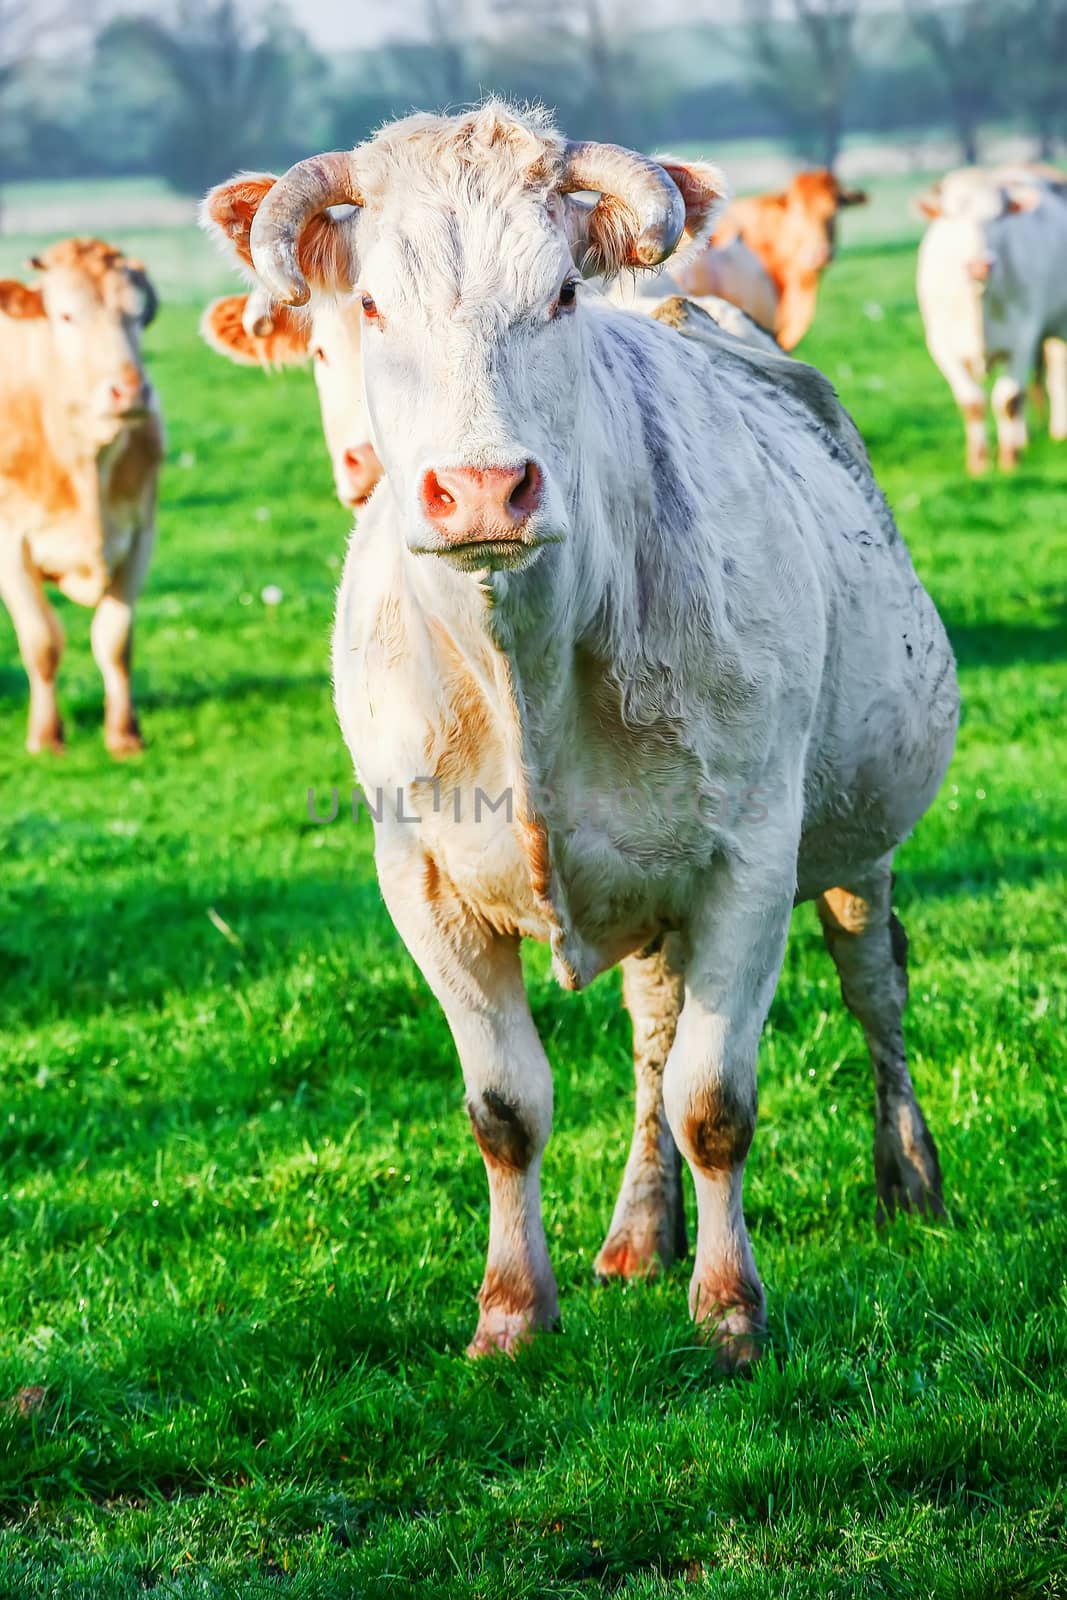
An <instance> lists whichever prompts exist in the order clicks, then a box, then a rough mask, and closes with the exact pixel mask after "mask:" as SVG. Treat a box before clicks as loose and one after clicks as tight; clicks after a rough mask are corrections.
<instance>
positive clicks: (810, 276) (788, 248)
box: [676, 168, 867, 350]
mask: <svg viewBox="0 0 1067 1600" xmlns="http://www.w3.org/2000/svg"><path fill="white" fill-rule="evenodd" d="M866 203H867V196H866V195H865V194H864V193H863V191H862V190H861V189H843V188H842V187H841V185H840V183H839V182H838V181H837V179H836V178H835V177H834V175H833V173H832V172H829V171H827V170H826V169H825V168H821V169H820V170H818V171H815V172H798V173H797V175H796V177H795V178H794V179H793V181H792V183H791V184H790V185H789V187H788V189H785V190H783V191H782V192H781V193H780V194H761V195H750V196H748V197H747V198H746V199H743V200H734V201H733V202H732V204H731V205H730V206H728V207H727V210H726V211H725V213H724V215H723V216H722V218H721V219H720V220H719V222H718V224H717V226H716V228H715V231H714V233H713V234H712V240H711V249H712V250H713V251H719V250H722V249H724V248H725V247H726V246H727V245H729V244H731V243H733V242H734V241H735V240H738V239H739V240H741V241H742V243H743V244H745V245H746V246H747V248H748V249H749V250H750V251H751V252H752V254H753V255H754V256H756V257H757V258H758V260H759V261H760V262H761V263H762V265H763V267H764V268H765V270H766V272H767V274H768V276H769V277H770V279H771V281H772V283H773V284H774V288H775V291H776V294H777V299H778V304H777V310H776V312H775V317H774V322H773V324H769V326H771V327H772V328H773V331H774V333H775V335H776V336H777V339H778V343H779V344H780V345H781V346H782V349H783V350H792V349H793V347H794V346H795V345H797V344H799V343H800V340H801V339H802V338H803V337H804V335H805V333H807V331H808V329H809V328H810V326H811V323H812V319H813V318H814V316H815V297H816V294H817V293H818V288H819V274H820V272H821V271H822V270H823V268H824V267H827V266H829V264H830V262H831V261H832V260H833V257H834V233H835V229H836V223H837V213H838V211H839V210H841V208H842V207H843V206H861V205H866ZM702 270H703V269H702V263H701V261H700V259H699V258H697V259H696V260H694V261H693V262H692V264H691V265H689V266H688V267H686V268H684V269H682V270H681V271H679V272H678V273H677V274H676V279H677V283H678V287H679V289H680V290H681V292H682V293H683V294H689V295H699V294H702V293H705V292H707V291H705V290H703V289H702V288H701V282H702V277H701V274H702ZM710 292H712V293H717V294H722V295H723V296H724V297H725V298H726V299H727V300H732V299H733V298H734V296H733V295H732V294H730V293H729V291H728V290H726V289H717V290H716V289H713V290H711V291H710ZM737 304H739V305H742V302H741V301H738V302H737ZM742 309H744V310H747V311H749V312H750V315H752V316H754V317H755V320H756V321H757V322H762V321H763V319H762V317H761V316H759V315H757V314H756V313H755V312H752V311H751V309H750V308H749V307H748V306H744V305H742ZM763 325H764V326H768V324H766V323H764V324H763Z"/></svg>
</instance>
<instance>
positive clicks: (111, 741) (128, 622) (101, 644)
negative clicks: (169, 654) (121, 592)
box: [89, 594, 144, 756]
mask: <svg viewBox="0 0 1067 1600" xmlns="http://www.w3.org/2000/svg"><path fill="white" fill-rule="evenodd" d="M89 638H90V642H91V644H92V647H93V659H94V660H95V661H96V664H97V666H98V667H99V669H100V676H101V677H102V678H103V680H104V742H105V744H106V745H107V748H108V750H109V751H110V752H111V754H112V755H113V756H128V755H135V754H136V753H137V752H138V751H140V750H143V748H144V741H143V740H142V738H141V730H140V728H139V726H138V724H137V717H136V715H135V714H134V709H133V695H132V692H131V689H130V654H131V647H132V640H133V608H132V606H130V605H129V604H128V602H127V601H126V600H124V599H121V598H120V597H119V596H118V595H115V594H106V595H105V596H104V598H103V599H102V600H101V601H100V604H99V605H98V606H97V608H96V611H95V612H94V613H93V621H92V626H91V628H90V630H89Z"/></svg>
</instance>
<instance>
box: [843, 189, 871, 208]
mask: <svg viewBox="0 0 1067 1600" xmlns="http://www.w3.org/2000/svg"><path fill="white" fill-rule="evenodd" d="M869 199H870V196H869V195H868V193H867V191H866V189H840V188H839V189H838V191H837V203H838V205H839V206H865V205H866V204H867V202H868V200H869Z"/></svg>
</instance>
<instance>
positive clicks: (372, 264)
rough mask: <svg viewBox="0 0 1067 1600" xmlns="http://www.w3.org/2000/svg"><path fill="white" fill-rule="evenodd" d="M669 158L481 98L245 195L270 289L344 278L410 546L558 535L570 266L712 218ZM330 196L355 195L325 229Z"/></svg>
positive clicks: (498, 561)
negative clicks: (470, 107)
mask: <svg viewBox="0 0 1067 1600" xmlns="http://www.w3.org/2000/svg"><path fill="white" fill-rule="evenodd" d="M674 170H675V171H676V173H677V177H678V179H680V180H681V185H682V187H680V186H679V182H678V181H676V178H675V177H674V176H672V175H671V174H669V173H668V171H667V170H666V169H665V168H664V167H663V166H661V165H658V164H657V163H655V162H652V161H649V160H647V159H646V158H645V157H642V156H638V155H635V154H633V153H631V152H629V151H626V150H621V149H619V148H617V147H616V146H612V145H599V144H570V143H568V142H567V141H566V140H565V139H563V138H562V136H561V135H560V134H558V133H557V132H555V130H553V129H552V128H551V127H550V126H548V125H547V123H546V122H545V121H543V120H542V119H541V118H539V117H537V116H531V115H520V114H517V113H515V112H512V111H511V110H510V109H509V108H507V107H504V106H501V105H499V104H497V103H490V104H489V105H486V106H483V107H482V108H481V109H480V110H478V111H475V112H471V113H467V114H464V115H460V116H456V117H433V116H416V117H411V118H408V119H406V120H404V121H402V122H398V123H394V124H393V125H391V126H390V127H387V128H385V129H384V130H383V131H382V132H381V133H379V134H378V135H377V136H376V137H375V138H374V139H372V140H371V141H369V142H368V143H367V144H364V145H361V146H357V148H356V149H355V150H353V151H347V152H340V151H338V152H334V153H332V154H329V155H323V156H317V157H314V158H312V159H310V160H308V161H303V162H300V163H298V164H297V166H295V167H294V168H292V169H291V170H290V172H288V173H287V174H286V175H285V177H284V178H282V179H281V180H280V181H279V182H278V183H277V184H276V185H275V186H274V187H273V188H271V189H270V191H269V192H268V193H267V194H266V196H265V197H264V199H263V201H262V204H260V205H259V206H258V207H257V208H256V211H255V216H254V220H253V222H252V227H251V233H250V252H251V255H252V258H253V261H254V265H255V269H256V271H257V273H258V275H259V278H260V280H261V281H262V283H263V284H264V285H265V286H266V288H267V289H268V290H269V291H270V293H271V294H272V295H273V296H274V297H275V298H276V299H277V300H278V301H279V302H281V303H283V304H290V305H302V304H306V303H307V302H308V301H309V300H311V301H312V304H313V305H314V306H316V307H317V306H318V304H319V301H320V299H322V298H323V297H326V298H328V297H329V296H330V295H331V294H333V295H336V294H339V293H340V294H342V295H343V294H346V293H349V292H351V293H352V294H353V295H354V297H355V300H356V303H357V304H358V306H359V308H360V313H361V317H362V334H361V340H362V357H363V364H364V382H365V389H366V395H367V402H368V406H369V410H370V416H371V422H372V426H373V432H374V437H375V440H376V442H377V445H378V450H379V453H380V455H381V457H382V460H383V463H384V467H385V472H386V476H387V482H388V485H389V487H390V489H391V491H392V495H393V496H394V497H395V499H396V500H397V501H398V502H399V504H400V507H401V509H402V515H403V523H404V530H405V535H406V539H407V543H408V546H409V548H410V549H411V550H412V551H415V552H419V553H429V554H434V555H437V556H441V557H443V558H445V559H446V560H448V561H450V562H451V563H452V564H453V565H454V566H456V567H459V568H461V569H464V570H467V571H472V572H474V571H484V570H485V569H486V568H505V567H510V568H517V567H521V566H525V565H527V564H528V563H529V562H530V561H532V560H533V559H535V557H536V554H537V552H538V550H539V548H540V547H541V546H543V545H545V544H548V543H553V542H558V541H560V540H561V539H563V538H565V537H566V534H567V532H568V531H569V526H570V507H571V505H572V503H573V499H574V495H575V493H576V489H577V485H578V482H579V479H580V475H581V470H582V464H583V455H584V454H585V450H584V442H583V439H582V397H583V392H584V388H585V385H586V383H587V382H588V381H589V379H588V368H589V361H588V359H587V356H588V348H589V342H590V341H591V340H593V339H595V338H596V337H597V334H596V331H595V329H594V327H593V323H594V322H595V321H596V320H597V314H596V313H594V312H592V311H591V310H590V309H589V308H588V307H583V305H582V303H581V301H582V289H581V283H582V278H583V276H584V275H594V274H596V275H600V274H604V275H610V274H614V273H616V272H618V271H619V270H620V269H622V268H624V267H633V268H636V269H640V268H644V267H654V266H657V265H659V263H660V262H662V261H664V260H665V259H666V258H667V257H668V256H669V255H670V254H671V252H672V251H673V250H674V249H675V247H676V246H677V245H678V243H679V241H680V240H681V239H682V237H683V234H684V233H685V230H686V226H687V218H688V221H689V224H690V226H691V227H692V228H693V229H696V228H698V227H701V226H703V225H704V223H705V222H706V221H707V222H710V218H711V213H712V210H713V208H714V204H715V202H716V201H717V199H718V198H719V197H720V196H721V195H722V193H723V189H724V185H723V184H722V182H721V180H718V181H717V182H715V181H712V179H711V177H710V173H711V170H712V169H708V168H701V169H699V170H696V169H694V171H693V172H692V173H691V172H690V170H689V169H688V168H686V167H684V166H683V164H678V165H677V166H676V167H675V169H674ZM683 174H684V175H683ZM716 179H718V175H717V174H716ZM686 188H688V189H690V191H691V192H690V193H689V195H686V194H685V193H684V192H683V191H684V189H686ZM580 194H585V195H591V196H594V197H595V199H592V200H583V199H581V198H579V195H580ZM209 204H210V202H209ZM339 204H348V205H350V206H352V207H354V208H355V209H354V211H353V212H352V214H351V216H350V217H348V218H347V219H346V220H345V222H344V223H343V224H341V226H340V228H339V229H337V230H336V236H335V237H334V239H333V241H332V242H331V241H330V239H329V236H328V235H327V236H326V239H325V242H324V235H323V227H324V223H323V218H324V214H325V213H326V212H327V210H328V208H330V207H333V206H337V205H339Z"/></svg>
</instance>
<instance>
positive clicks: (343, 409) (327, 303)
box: [200, 173, 382, 510]
mask: <svg viewBox="0 0 1067 1600" xmlns="http://www.w3.org/2000/svg"><path fill="white" fill-rule="evenodd" d="M276 181H277V180H276V179H275V178H274V177H273V176H272V175H271V174H266V173H265V174H263V175H261V176H256V175H254V174H249V175H247V176H245V177H243V178H241V179H240V180H239V182H238V184H237V185H232V184H220V185H219V186H218V187H217V188H216V189H213V190H212V191H211V193H210V194H209V195H208V196H207V198H206V200H205V201H204V204H203V207H202V208H201V220H202V221H203V223H204V226H205V227H206V228H207V229H208V231H209V232H211V233H212V234H213V235H214V236H215V237H216V238H218V237H220V236H221V237H222V238H223V239H224V240H225V241H226V242H227V243H228V244H229V245H231V246H232V247H233V248H234V249H235V250H236V251H237V255H238V259H239V260H240V261H242V262H243V263H245V264H246V265H247V264H248V263H249V262H250V260H251V257H250V255H249V252H248V236H247V228H246V229H245V231H244V233H243V236H242V232H241V223H240V217H241V216H247V215H248V213H247V212H246V211H243V210H240V209H237V210H235V204H236V200H235V194H234V191H235V189H236V190H237V191H239V199H240V202H241V203H242V205H243V204H244V203H246V202H248V201H249V199H250V198H251V197H252V196H255V195H258V196H259V197H260V198H262V196H263V195H264V194H266V193H267V191H268V190H269V189H270V188H271V187H272V185H273V184H274V183H275V182H276ZM349 209H350V208H349ZM344 217H345V208H343V207H342V208H339V209H336V210H335V211H334V212H332V213H327V214H325V215H324V216H323V217H322V218H321V219H320V223H319V227H320V229H321V230H322V239H323V241H325V240H326V239H328V237H329V235H328V233H327V230H328V229H329V228H331V227H336V226H341V225H343V222H344ZM320 248H325V245H324V244H321V245H320ZM361 317H362V313H361V310H360V307H359V304H358V302H353V301H352V300H351V299H346V298H345V297H339V298H338V299H336V300H324V301H323V302H322V303H321V304H319V305H317V306H316V307H315V310H314V312H313V313H312V314H311V315H310V316H304V315H300V314H299V313H294V312H292V311H290V310H288V309H287V308H286V307H285V306H272V305H271V304H270V301H269V299H268V297H267V296H265V295H264V294H263V293H262V291H258V292H257V291H253V293H252V294H251V295H247V294H244V295H229V296H227V297H226V298H225V299H222V300H215V301H213V302H212V303H211V305H209V306H208V307H207V309H206V310H205V312H204V315H203V317H202V319H201V322H200V332H201V335H202V337H203V338H204V340H205V341H206V343H207V344H209V345H210V346H211V348H212V349H213V350H217V351H218V353H219V354H220V355H224V356H226V357H227V358H228V359H229V360H230V361H236V362H238V363H239V364H241V365H244V366H262V367H271V366H290V365H294V364H297V365H299V364H302V363H303V362H305V361H309V360H310V361H312V362H313V363H314V373H315V387H316V389H317V390H318V394H319V409H320V411H321V414H322V430H323V433H324V434H325V436H326V448H327V450H328V451H329V453H330V463H331V465H332V467H333V478H334V485H335V487H336V490H337V498H338V500H340V502H341V504H342V505H343V506H349V507H351V508H352V509H353V510H356V509H358V508H359V507H360V506H362V505H363V504H364V503H365V502H366V500H367V498H368V497H369V495H370V494H371V492H372V490H373V489H374V486H375V484H376V483H377V482H378V479H379V478H380V477H381V474H382V467H381V462H380V461H379V460H378V455H377V452H376V450H375V448H374V445H373V444H372V442H371V438H370V425H369V423H368V420H367V408H366V404H365V402H364V399H363V373H362V365H361V362H360V352H359V343H360V322H361Z"/></svg>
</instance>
